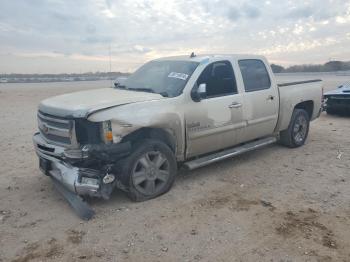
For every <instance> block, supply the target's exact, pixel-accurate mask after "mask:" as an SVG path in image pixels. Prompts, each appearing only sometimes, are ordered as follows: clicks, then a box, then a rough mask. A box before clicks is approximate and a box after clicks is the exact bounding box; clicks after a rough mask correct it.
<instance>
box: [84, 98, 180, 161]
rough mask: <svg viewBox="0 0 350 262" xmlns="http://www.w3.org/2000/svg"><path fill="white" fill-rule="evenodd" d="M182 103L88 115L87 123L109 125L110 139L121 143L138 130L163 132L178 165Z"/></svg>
mask: <svg viewBox="0 0 350 262" xmlns="http://www.w3.org/2000/svg"><path fill="white" fill-rule="evenodd" d="M181 104H182V99H179V97H176V98H167V99H161V100H153V101H145V102H136V103H130V104H126V105H120V106H116V107H113V108H107V109H104V110H100V111H98V112H95V113H93V114H91V115H90V116H89V117H88V120H89V121H92V122H102V121H111V123H112V132H113V136H114V137H116V138H119V139H120V140H121V139H123V138H124V137H125V136H127V135H129V134H131V133H133V132H135V131H137V130H139V129H141V128H156V129H162V130H163V131H166V132H167V133H168V134H169V135H170V136H171V137H172V138H173V140H174V142H175V149H176V150H175V151H176V152H175V153H176V154H175V155H176V158H177V160H178V161H182V160H184V154H185V128H184V111H183V107H182V106H181Z"/></svg>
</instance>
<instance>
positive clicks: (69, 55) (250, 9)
mask: <svg viewBox="0 0 350 262" xmlns="http://www.w3.org/2000/svg"><path fill="white" fill-rule="evenodd" d="M0 10H1V12H0V74H2V73H64V72H66V73H82V72H95V71H101V72H108V71H109V70H110V63H109V62H110V59H111V69H112V71H122V72H132V71H134V70H135V69H136V68H137V67H139V66H140V65H142V64H143V63H144V62H146V61H149V60H152V59H155V58H158V57H163V56H172V55H184V54H185V55H187V54H188V55H190V53H191V52H192V51H194V52H195V53H197V54H208V53H216V54H218V53H220V54H222V53H225V54H231V53H232V54H236V53H238V54H242V53H243V54H261V55H265V56H267V58H268V59H269V60H270V62H271V63H277V64H281V65H283V66H288V65H294V64H317V63H325V62H327V61H329V60H350V48H349V47H350V0H303V1H299V0H294V1H289V0H266V1H263V0H250V1H247V0H235V1H232V0H1V1H0Z"/></svg>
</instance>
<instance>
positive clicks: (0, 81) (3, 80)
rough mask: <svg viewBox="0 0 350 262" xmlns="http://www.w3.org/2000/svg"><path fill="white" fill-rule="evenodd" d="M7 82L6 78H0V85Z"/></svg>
mask: <svg viewBox="0 0 350 262" xmlns="http://www.w3.org/2000/svg"><path fill="white" fill-rule="evenodd" d="M7 82H8V80H7V79H6V78H0V83H7Z"/></svg>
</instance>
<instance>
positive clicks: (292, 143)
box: [280, 109, 310, 148]
mask: <svg viewBox="0 0 350 262" xmlns="http://www.w3.org/2000/svg"><path fill="white" fill-rule="evenodd" d="M309 127H310V118H309V115H308V113H307V112H306V111H305V110H303V109H294V111H293V114H292V118H291V121H290V123H289V127H288V129H286V130H283V131H281V132H280V144H282V145H284V146H287V147H290V148H296V147H300V146H303V145H304V144H305V141H306V139H307V136H308V134H309Z"/></svg>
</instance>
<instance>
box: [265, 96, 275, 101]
mask: <svg viewBox="0 0 350 262" xmlns="http://www.w3.org/2000/svg"><path fill="white" fill-rule="evenodd" d="M274 99H275V97H274V96H273V95H269V96H268V97H267V99H266V100H274Z"/></svg>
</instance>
